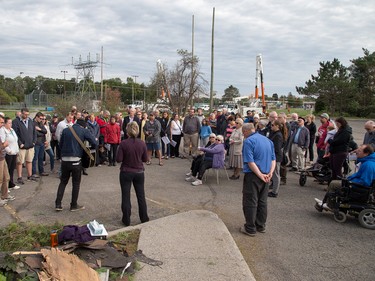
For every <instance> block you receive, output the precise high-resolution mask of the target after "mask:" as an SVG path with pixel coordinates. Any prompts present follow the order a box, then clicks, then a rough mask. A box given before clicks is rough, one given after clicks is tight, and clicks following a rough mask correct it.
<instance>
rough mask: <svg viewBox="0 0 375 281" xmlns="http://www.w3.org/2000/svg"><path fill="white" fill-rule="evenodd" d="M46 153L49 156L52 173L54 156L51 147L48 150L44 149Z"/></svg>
mask: <svg viewBox="0 0 375 281" xmlns="http://www.w3.org/2000/svg"><path fill="white" fill-rule="evenodd" d="M46 153H47V154H48V156H49V159H50V164H51V171H52V170H53V169H54V168H55V155H54V154H53V150H52V148H51V147H50V148H49V149H46Z"/></svg>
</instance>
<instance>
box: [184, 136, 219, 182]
mask: <svg viewBox="0 0 375 281" xmlns="http://www.w3.org/2000/svg"><path fill="white" fill-rule="evenodd" d="M215 139H216V135H215V134H214V133H212V134H210V136H209V140H208V143H207V144H206V146H205V147H206V148H209V147H211V148H212V147H214V146H215V145H216V143H215ZM200 153H201V154H198V155H197V156H195V157H194V158H193V161H191V168H190V172H188V173H187V174H186V178H185V180H186V181H190V182H193V181H195V180H196V178H195V177H193V174H194V175H196V174H197V173H198V171H199V168H200V166H201V164H202V162H203V160H204V157H205V155H207V153H206V154H205V153H204V152H203V151H200ZM207 156H208V157H211V158H212V155H211V156H210V155H209V153H208V155H207Z"/></svg>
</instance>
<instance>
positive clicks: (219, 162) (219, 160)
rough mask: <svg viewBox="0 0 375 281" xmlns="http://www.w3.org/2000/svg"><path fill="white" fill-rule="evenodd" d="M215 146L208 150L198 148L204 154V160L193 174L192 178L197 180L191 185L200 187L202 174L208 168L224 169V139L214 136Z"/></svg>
mask: <svg viewBox="0 0 375 281" xmlns="http://www.w3.org/2000/svg"><path fill="white" fill-rule="evenodd" d="M215 143H216V145H212V146H211V147H209V148H205V147H199V148H198V149H199V150H200V151H203V152H206V154H205V157H204V160H203V161H202V163H201V165H200V167H199V171H198V173H195V174H194V173H193V174H192V176H193V177H196V176H197V174H198V176H197V179H196V180H195V181H193V182H192V183H191V184H192V185H194V186H196V185H201V184H202V178H203V175H204V172H205V171H206V170H207V169H210V168H222V167H224V155H225V147H224V137H223V136H221V135H218V136H216V139H215Z"/></svg>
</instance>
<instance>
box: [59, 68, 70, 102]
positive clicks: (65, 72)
mask: <svg viewBox="0 0 375 281" xmlns="http://www.w3.org/2000/svg"><path fill="white" fill-rule="evenodd" d="M61 73H64V98H65V92H66V89H65V74H67V73H68V71H67V70H61ZM60 95H61V89H60Z"/></svg>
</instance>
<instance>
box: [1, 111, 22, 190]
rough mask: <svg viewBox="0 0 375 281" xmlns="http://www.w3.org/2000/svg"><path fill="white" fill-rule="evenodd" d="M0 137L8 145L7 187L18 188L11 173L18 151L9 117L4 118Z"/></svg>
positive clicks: (6, 159)
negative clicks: (8, 177)
mask: <svg viewBox="0 0 375 281" xmlns="http://www.w3.org/2000/svg"><path fill="white" fill-rule="evenodd" d="M0 138H1V141H2V142H5V141H8V146H7V147H6V148H5V151H6V155H5V161H6V163H7V165H8V171H9V176H10V180H9V189H11V188H13V189H19V188H20V187H19V186H18V185H15V184H14V181H13V173H14V169H15V168H16V164H17V155H18V152H19V147H18V137H17V134H16V132H15V131H14V130H13V129H12V119H11V118H9V117H5V118H4V126H2V127H1V128H0Z"/></svg>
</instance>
